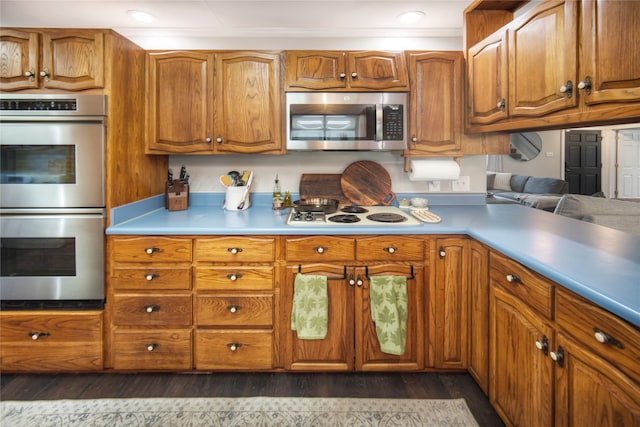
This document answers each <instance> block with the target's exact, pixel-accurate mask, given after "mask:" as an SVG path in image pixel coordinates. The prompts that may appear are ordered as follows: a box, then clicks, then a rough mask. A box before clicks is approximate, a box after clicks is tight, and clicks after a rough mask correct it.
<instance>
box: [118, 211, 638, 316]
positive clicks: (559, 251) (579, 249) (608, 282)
mask: <svg viewBox="0 0 640 427" xmlns="http://www.w3.org/2000/svg"><path fill="white" fill-rule="evenodd" d="M202 200H204V199H201V200H200V202H199V203H193V204H191V205H190V207H189V209H188V210H185V211H173V212H170V211H168V210H166V209H164V207H163V206H162V199H160V201H158V200H157V199H148V200H145V201H142V202H138V203H136V204H133V205H132V206H128V207H127V208H125V209H123V210H121V211H118V209H120V208H116V209H114V210H112V213H111V219H112V224H113V225H111V226H110V227H108V228H107V234H111V235H114V234H119V235H131V234H134V235H141V234H142V235H223V234H224V235H234V234H236V235H245V234H246V235H266V234H269V235H302V234H308V235H318V234H327V235H339V234H349V235H356V234H384V235H389V234H467V235H469V236H471V237H473V238H475V239H477V240H479V241H481V242H483V243H485V244H487V245H488V246H490V247H492V248H494V249H496V250H498V251H500V252H502V253H504V254H505V255H507V256H509V257H511V258H513V259H514V260H516V261H518V262H520V263H521V264H523V265H525V266H527V267H529V268H531V269H532V270H534V271H537V272H538V273H540V274H542V275H543V276H545V277H548V278H549V279H551V280H553V281H555V282H557V283H558V284H560V285H562V286H564V287H566V288H567V289H570V290H572V291H573V292H575V293H577V294H579V295H582V296H583V297H585V298H587V299H588V300H590V301H592V302H594V303H596V304H598V305H599V306H601V307H603V308H605V309H606V310H609V311H611V312H612V313H614V314H616V315H618V316H620V317H621V318H623V319H626V320H628V321H629V322H631V323H633V324H634V325H635V326H638V327H640V236H635V235H631V234H627V233H623V232H620V231H617V230H614V229H610V228H606V227H602V226H599V225H594V224H590V223H586V222H582V221H577V220H574V219H571V218H566V217H562V216H558V215H554V214H552V213H549V212H545V211H541V210H538V209H533V208H529V207H525V206H521V205H515V204H495V205H484V204H471V205H460V204H451V205H447V204H435V205H434V204H431V208H430V209H431V210H432V211H433V212H434V213H436V214H438V215H439V216H440V217H441V218H442V222H440V223H438V224H422V225H419V226H415V227H414V226H392V225H387V226H373V227H362V226H358V227H354V226H349V225H335V226H334V225H332V226H298V227H294V226H288V225H286V224H285V219H286V216H287V213H288V211H287V210H285V211H273V210H271V206H270V204H268V203H262V204H261V203H259V202H258V203H256V204H254V205H253V206H252V207H251V208H249V209H248V210H246V211H225V210H223V209H222V208H221V200H217V199H215V198H214V199H208V200H207V201H205V202H204V203H202ZM430 201H431V198H430Z"/></svg>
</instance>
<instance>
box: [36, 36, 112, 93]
mask: <svg viewBox="0 0 640 427" xmlns="http://www.w3.org/2000/svg"><path fill="white" fill-rule="evenodd" d="M104 67H105V59H104V35H103V33H101V32H95V31H71V30H65V31H46V32H43V33H42V68H41V70H40V78H41V83H42V86H43V87H45V88H49V89H64V90H84V89H96V88H103V87H104ZM116 78H122V76H119V77H116Z"/></svg>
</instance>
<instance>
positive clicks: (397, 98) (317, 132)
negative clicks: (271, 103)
mask: <svg viewBox="0 0 640 427" xmlns="http://www.w3.org/2000/svg"><path fill="white" fill-rule="evenodd" d="M406 103H407V94H406V93H400V92H375V93H374V92H370V93H366V92H365V93H360V92H357V93H353V92H349V93H347V92H323V93H318V92H288V93H287V94H286V120H287V149H288V150H367V151H370V150H381V151H386V150H403V149H405V148H406V145H407V144H406V142H407V141H406V131H405V130H406V113H405V112H406Z"/></svg>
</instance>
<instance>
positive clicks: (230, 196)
mask: <svg viewBox="0 0 640 427" xmlns="http://www.w3.org/2000/svg"><path fill="white" fill-rule="evenodd" d="M250 190H251V189H250V188H249V187H246V186H243V187H227V190H226V192H225V200H224V208H225V209H226V210H228V211H239V210H242V211H244V210H247V209H249V207H250V206H251V199H250V195H251V193H250ZM245 192H246V198H245V202H244V206H243V207H242V209H238V206H239V205H240V202H242V199H243V197H245Z"/></svg>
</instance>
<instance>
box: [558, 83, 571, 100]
mask: <svg viewBox="0 0 640 427" xmlns="http://www.w3.org/2000/svg"><path fill="white" fill-rule="evenodd" d="M560 92H561V93H564V95H565V96H566V97H567V98H571V96H573V82H572V81H571V80H567V82H566V83H565V84H563V85H562V86H560Z"/></svg>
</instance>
